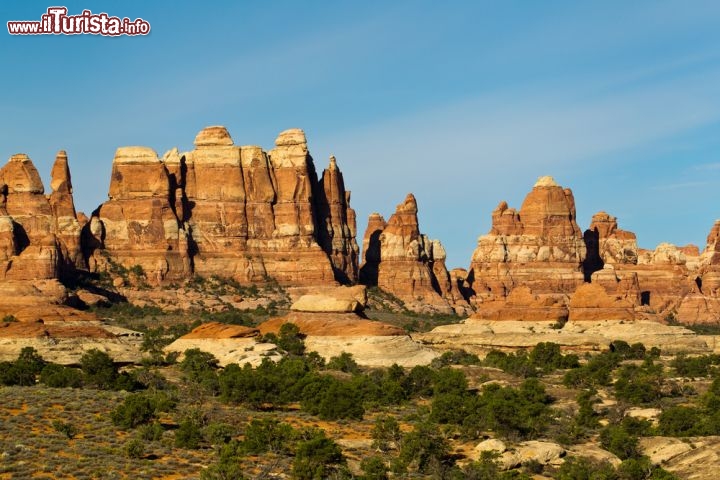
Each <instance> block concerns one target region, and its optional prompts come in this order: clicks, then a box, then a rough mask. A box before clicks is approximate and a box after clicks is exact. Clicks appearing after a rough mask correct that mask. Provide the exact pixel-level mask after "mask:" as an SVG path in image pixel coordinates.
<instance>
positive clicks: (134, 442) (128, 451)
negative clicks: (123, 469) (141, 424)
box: [123, 438, 145, 459]
mask: <svg viewBox="0 0 720 480" xmlns="http://www.w3.org/2000/svg"><path fill="white" fill-rule="evenodd" d="M123 450H124V451H125V456H126V457H128V458H133V459H137V458H142V457H143V455H145V444H144V443H143V441H142V440H139V439H137V438H133V439H130V440H128V441H127V443H125V446H124V447H123Z"/></svg>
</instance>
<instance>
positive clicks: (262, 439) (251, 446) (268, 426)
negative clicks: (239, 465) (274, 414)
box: [240, 418, 295, 454]
mask: <svg viewBox="0 0 720 480" xmlns="http://www.w3.org/2000/svg"><path fill="white" fill-rule="evenodd" d="M294 438H295V431H294V429H293V428H292V426H290V425H289V424H287V423H281V422H279V421H278V420H276V419H273V418H265V419H253V420H252V421H251V422H250V423H249V424H248V425H247V427H246V428H245V438H244V439H243V441H242V442H241V444H240V448H241V450H242V451H243V452H245V453H251V454H260V453H266V452H274V453H283V454H286V453H290V447H291V442H292V440H293V439H294Z"/></svg>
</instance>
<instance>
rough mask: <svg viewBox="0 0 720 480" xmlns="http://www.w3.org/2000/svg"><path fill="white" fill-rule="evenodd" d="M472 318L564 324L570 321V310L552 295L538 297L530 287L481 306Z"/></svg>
mask: <svg viewBox="0 0 720 480" xmlns="http://www.w3.org/2000/svg"><path fill="white" fill-rule="evenodd" d="M470 318H473V319H480V320H493V321H507V320H523V321H530V322H556V323H564V322H566V321H567V319H568V308H567V306H566V305H565V301H563V300H558V299H557V298H555V297H554V296H552V295H536V294H533V293H532V291H531V290H530V288H529V287H525V286H520V287H516V288H514V289H513V290H512V291H511V292H510V293H509V294H508V296H507V297H505V298H503V299H499V300H493V301H486V302H483V303H481V304H479V305H478V306H477V311H476V312H475V313H474V314H473V315H471V317H470Z"/></svg>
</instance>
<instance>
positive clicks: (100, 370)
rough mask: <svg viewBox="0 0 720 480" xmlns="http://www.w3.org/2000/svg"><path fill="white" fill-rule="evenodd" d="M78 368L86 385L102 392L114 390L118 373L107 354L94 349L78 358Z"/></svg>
mask: <svg viewBox="0 0 720 480" xmlns="http://www.w3.org/2000/svg"><path fill="white" fill-rule="evenodd" d="M80 367H81V369H82V371H83V374H84V381H85V383H86V384H87V385H92V386H94V387H96V388H100V389H102V390H111V389H114V388H115V384H116V381H117V379H118V375H119V373H118V369H117V366H116V365H115V362H114V361H113V359H112V357H110V355H108V354H107V353H105V352H102V351H100V350H98V349H96V348H93V349H92V350H88V351H87V352H85V353H84V354H83V356H82V357H81V358H80Z"/></svg>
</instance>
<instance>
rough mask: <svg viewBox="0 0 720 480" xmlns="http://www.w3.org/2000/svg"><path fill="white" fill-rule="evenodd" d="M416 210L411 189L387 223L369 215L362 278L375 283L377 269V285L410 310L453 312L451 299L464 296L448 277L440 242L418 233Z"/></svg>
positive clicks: (460, 298)
mask: <svg viewBox="0 0 720 480" xmlns="http://www.w3.org/2000/svg"><path fill="white" fill-rule="evenodd" d="M417 213H418V208H417V202H416V201H415V197H414V196H413V195H412V194H411V193H410V194H408V195H407V197H406V198H405V201H404V202H403V203H401V204H399V205H398V206H397V208H396V210H395V213H394V214H393V215H392V216H391V217H390V219H389V220H388V221H387V223H386V222H384V220H383V218H382V217H381V216H380V215H378V214H376V213H374V214H372V215H370V219H369V221H368V229H367V230H366V232H365V237H364V238H365V240H364V243H363V251H364V253H365V263H364V264H363V267H362V268H361V271H362V275H361V276H362V279H363V281H365V282H367V284H368V285H375V284H374V283H373V281H374V280H375V276H376V274H375V272H377V283H376V285H377V286H378V287H379V288H380V289H382V290H385V291H386V292H389V293H391V294H393V295H394V296H396V297H398V298H399V299H400V300H402V301H403V302H404V303H405V305H406V307H407V308H409V309H410V310H415V311H430V312H433V311H434V312H441V313H450V312H453V311H454V310H453V308H452V306H451V303H454V302H461V303H463V304H464V305H466V303H465V300H464V299H463V298H462V297H461V296H460V295H459V294H458V293H457V289H456V288H455V287H454V285H453V283H452V282H451V280H450V274H449V273H448V271H447V268H446V267H445V250H444V248H443V247H442V245H441V244H440V242H439V241H437V240H430V239H429V238H428V237H427V236H426V235H421V234H420V229H419V226H418V218H417ZM464 305H463V306H464Z"/></svg>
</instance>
